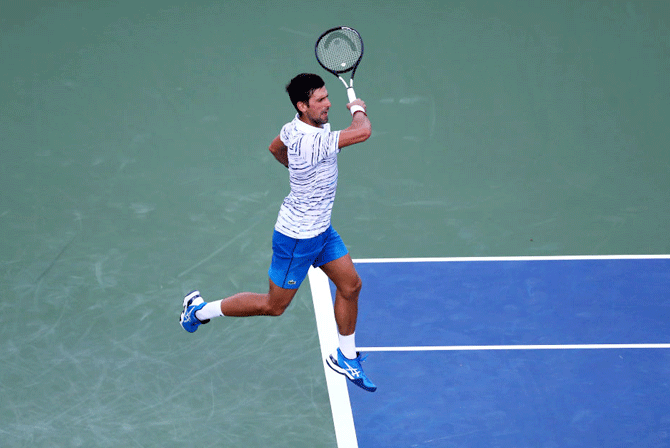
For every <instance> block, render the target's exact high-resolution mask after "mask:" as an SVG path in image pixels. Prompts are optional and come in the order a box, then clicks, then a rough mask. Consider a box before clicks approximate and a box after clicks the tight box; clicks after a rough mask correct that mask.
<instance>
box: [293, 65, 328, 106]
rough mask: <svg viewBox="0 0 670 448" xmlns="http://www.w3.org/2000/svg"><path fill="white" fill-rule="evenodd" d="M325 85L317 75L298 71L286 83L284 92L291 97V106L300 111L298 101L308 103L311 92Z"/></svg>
mask: <svg viewBox="0 0 670 448" xmlns="http://www.w3.org/2000/svg"><path fill="white" fill-rule="evenodd" d="M325 85H326V83H325V82H323V79H321V77H320V76H319V75H315V74H312V73H300V74H299V75H298V76H296V77H295V78H293V79H292V80H291V82H289V83H288V84H287V85H286V92H287V93H288V96H289V98H291V103H293V107H295V110H297V111H298V113H300V110H299V109H298V103H299V102H301V101H302V102H303V103H305V104H307V103H309V99H310V97H311V96H312V93H314V91H315V90H316V89H320V88H321V87H323V86H325Z"/></svg>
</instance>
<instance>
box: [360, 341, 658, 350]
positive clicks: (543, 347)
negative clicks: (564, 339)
mask: <svg viewBox="0 0 670 448" xmlns="http://www.w3.org/2000/svg"><path fill="white" fill-rule="evenodd" d="M649 348H670V344H664V343H661V344H556V345H445V346H417V347H358V350H360V351H362V352H443V351H475V350H593V349H598V350H603V349H649Z"/></svg>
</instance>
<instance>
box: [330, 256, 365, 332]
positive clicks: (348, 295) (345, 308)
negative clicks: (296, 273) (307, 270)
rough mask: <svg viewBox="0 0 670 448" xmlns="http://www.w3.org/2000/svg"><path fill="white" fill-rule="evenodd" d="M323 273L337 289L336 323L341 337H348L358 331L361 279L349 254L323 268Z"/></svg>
mask: <svg viewBox="0 0 670 448" xmlns="http://www.w3.org/2000/svg"><path fill="white" fill-rule="evenodd" d="M321 269H322V270H323V272H324V273H325V274H326V275H327V276H328V278H330V280H332V282H333V283H334V284H335V288H337V290H336V292H335V306H334V308H335V322H337V328H338V330H339V332H340V334H341V335H343V336H348V335H351V334H354V332H355V331H356V319H357V317H358V295H359V293H360V292H361V286H362V282H361V278H360V277H359V276H358V273H357V272H356V268H355V267H354V263H353V261H351V256H350V255H349V254H347V255H345V256H343V257H340V258H338V259H337V260H333V261H331V262H329V263H326V264H324V265H323V266H321Z"/></svg>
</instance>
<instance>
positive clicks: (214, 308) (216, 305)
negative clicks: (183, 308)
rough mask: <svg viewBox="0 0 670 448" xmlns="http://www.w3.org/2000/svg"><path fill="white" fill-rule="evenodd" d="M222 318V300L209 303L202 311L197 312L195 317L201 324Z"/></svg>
mask: <svg viewBox="0 0 670 448" xmlns="http://www.w3.org/2000/svg"><path fill="white" fill-rule="evenodd" d="M221 316H223V313H222V312H221V300H217V301H216V302H207V304H206V305H205V306H203V307H202V309H199V310H198V311H196V312H195V317H197V318H198V320H199V321H200V322H202V321H205V320H207V319H212V318H214V317H221Z"/></svg>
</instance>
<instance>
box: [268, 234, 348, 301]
mask: <svg viewBox="0 0 670 448" xmlns="http://www.w3.org/2000/svg"><path fill="white" fill-rule="evenodd" d="M348 253H349V251H348V250H347V248H346V246H345V245H344V242H342V238H340V235H338V234H337V232H336V231H335V229H333V227H332V226H330V227H328V229H326V231H325V232H323V233H322V234H321V235H317V236H315V237H314V238H307V239H303V240H298V239H295V238H291V237H288V236H286V235H284V234H282V233H279V232H277V231H276V230H275V231H274V234H273V235H272V264H271V265H270V270H269V271H268V275H269V276H270V280H272V281H273V282H274V284H275V285H277V286H279V287H281V288H285V289H298V287H300V284H301V283H302V281H303V280H304V279H305V277H307V271H309V267H310V266H314V267H315V268H318V267H319V266H323V265H324V264H326V263H329V262H331V261H333V260H337V259H338V258H341V257H343V256H345V255H346V254H348Z"/></svg>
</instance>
